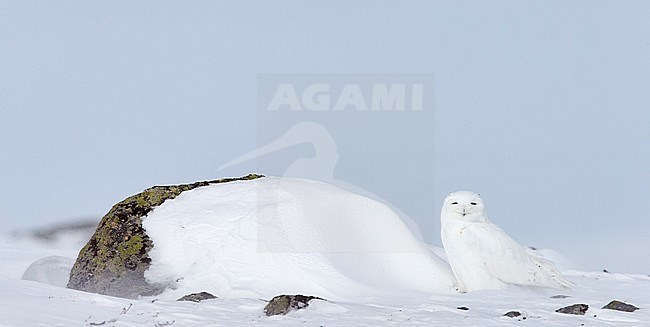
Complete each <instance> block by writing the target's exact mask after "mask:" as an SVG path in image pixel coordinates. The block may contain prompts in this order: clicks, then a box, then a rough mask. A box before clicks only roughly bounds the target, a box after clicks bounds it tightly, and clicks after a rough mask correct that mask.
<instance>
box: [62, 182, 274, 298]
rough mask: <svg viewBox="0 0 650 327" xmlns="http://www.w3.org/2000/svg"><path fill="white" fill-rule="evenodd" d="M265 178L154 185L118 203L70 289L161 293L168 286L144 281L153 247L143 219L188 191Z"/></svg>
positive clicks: (84, 253) (80, 260)
mask: <svg viewBox="0 0 650 327" xmlns="http://www.w3.org/2000/svg"><path fill="white" fill-rule="evenodd" d="M260 177H264V176H262V175H255V174H250V175H247V176H244V177H240V178H225V179H219V180H213V181H204V182H196V183H192V184H184V185H171V186H154V187H152V188H149V189H147V190H145V191H143V192H142V193H139V194H136V195H133V196H131V197H128V198H126V199H125V200H123V201H121V202H119V203H117V204H116V205H114V206H113V208H111V210H110V211H109V212H108V213H107V214H106V216H104V218H102V220H101V221H100V222H99V226H97V229H96V230H95V234H93V236H92V237H91V238H90V240H89V241H88V243H87V244H86V246H84V247H83V248H82V249H81V251H80V252H79V256H78V257H77V260H76V262H75V264H74V266H73V267H72V271H71V272H70V280H69V281H68V285H67V287H68V288H71V289H76V290H80V291H86V292H92V293H99V294H105V295H110V296H117V297H124V298H132V299H135V298H138V297H139V296H150V295H157V294H160V293H161V292H162V291H163V290H164V289H165V285H153V284H150V283H148V282H147V281H146V280H145V278H144V272H145V270H147V268H149V265H150V263H151V259H150V258H149V255H148V253H149V251H150V250H151V248H152V247H153V244H152V242H151V240H150V239H149V237H148V236H147V234H146V233H145V231H144V229H143V228H142V218H143V217H145V216H146V215H147V214H148V213H149V212H150V211H151V210H153V209H154V208H155V207H157V206H159V205H161V204H162V203H163V202H165V201H166V200H169V199H173V198H175V197H177V196H178V195H179V194H181V193H182V192H185V191H189V190H192V189H195V188H197V187H201V186H207V185H210V184H216V183H226V182H231V181H237V180H252V179H256V178H260Z"/></svg>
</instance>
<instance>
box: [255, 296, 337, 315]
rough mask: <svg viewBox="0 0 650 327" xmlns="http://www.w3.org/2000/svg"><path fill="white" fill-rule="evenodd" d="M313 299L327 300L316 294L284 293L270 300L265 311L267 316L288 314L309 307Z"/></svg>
mask: <svg viewBox="0 0 650 327" xmlns="http://www.w3.org/2000/svg"><path fill="white" fill-rule="evenodd" d="M311 300H323V301H327V300H325V299H322V298H319V297H316V296H305V295H300V294H298V295H286V294H283V295H278V296H276V297H274V298H273V299H271V301H269V303H268V304H267V305H266V306H265V307H264V313H266V315H267V316H276V315H286V314H287V313H289V312H291V311H294V310H300V309H304V308H306V307H308V306H309V301H311Z"/></svg>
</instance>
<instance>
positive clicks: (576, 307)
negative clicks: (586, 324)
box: [555, 304, 589, 316]
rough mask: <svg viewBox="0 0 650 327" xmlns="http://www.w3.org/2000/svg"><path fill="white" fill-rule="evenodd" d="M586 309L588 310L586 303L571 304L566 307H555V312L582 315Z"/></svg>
mask: <svg viewBox="0 0 650 327" xmlns="http://www.w3.org/2000/svg"><path fill="white" fill-rule="evenodd" d="M587 310H589V306H588V305H586V304H573V305H570V306H568V307H564V308H560V309H557V310H555V312H559V313H565V314H569V315H580V316H584V315H585V313H586V312H587Z"/></svg>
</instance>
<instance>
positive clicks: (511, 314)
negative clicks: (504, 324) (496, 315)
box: [504, 311, 521, 318]
mask: <svg viewBox="0 0 650 327" xmlns="http://www.w3.org/2000/svg"><path fill="white" fill-rule="evenodd" d="M504 316H506V317H510V318H516V317H519V316H521V312H519V311H508V312H506V313H505V314H504Z"/></svg>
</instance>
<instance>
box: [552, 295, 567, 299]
mask: <svg viewBox="0 0 650 327" xmlns="http://www.w3.org/2000/svg"><path fill="white" fill-rule="evenodd" d="M568 297H571V296H569V295H562V294H558V295H553V296H551V299H566V298H568Z"/></svg>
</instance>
